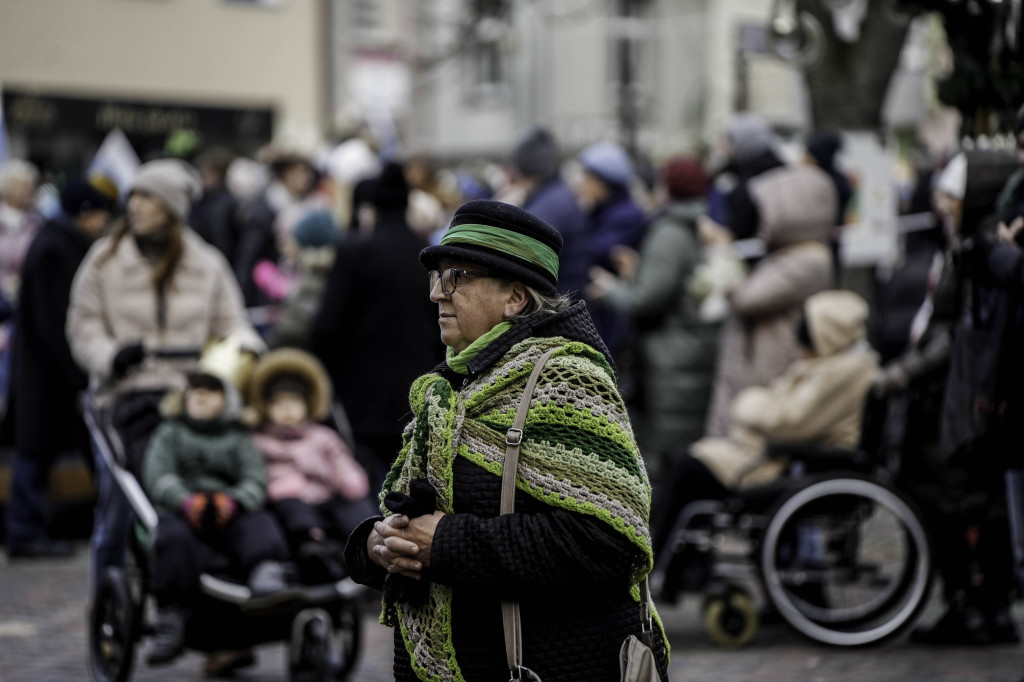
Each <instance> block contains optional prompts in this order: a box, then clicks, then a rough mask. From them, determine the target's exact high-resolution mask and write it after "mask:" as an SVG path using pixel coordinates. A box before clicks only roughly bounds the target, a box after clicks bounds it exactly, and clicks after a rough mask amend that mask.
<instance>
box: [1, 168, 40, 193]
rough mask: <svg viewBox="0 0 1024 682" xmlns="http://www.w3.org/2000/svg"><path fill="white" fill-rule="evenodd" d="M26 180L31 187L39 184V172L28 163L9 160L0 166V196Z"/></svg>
mask: <svg viewBox="0 0 1024 682" xmlns="http://www.w3.org/2000/svg"><path fill="white" fill-rule="evenodd" d="M25 180H28V181H29V182H31V183H32V184H33V185H35V184H36V183H37V182H39V171H38V170H37V169H36V167H35V166H34V165H33V164H31V163H29V162H28V161H23V160H21V159H10V160H8V161H4V162H3V163H2V164H0V196H3V195H4V193H6V192H9V191H10V190H11V187H13V186H14V183H16V182H22V181H25Z"/></svg>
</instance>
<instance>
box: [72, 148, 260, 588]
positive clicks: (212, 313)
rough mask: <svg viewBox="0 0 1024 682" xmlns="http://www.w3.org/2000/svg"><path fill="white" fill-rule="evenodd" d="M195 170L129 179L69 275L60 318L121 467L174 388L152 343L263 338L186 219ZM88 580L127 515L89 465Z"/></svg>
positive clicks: (113, 549)
mask: <svg viewBox="0 0 1024 682" xmlns="http://www.w3.org/2000/svg"><path fill="white" fill-rule="evenodd" d="M199 192H200V182H199V177H198V174H197V173H196V172H195V170H194V169H192V168H191V167H190V166H188V165H186V164H184V163H182V162H180V161H177V160H173V159H163V160H158V161H151V162H149V163H147V164H145V165H144V166H142V167H141V168H140V169H139V171H138V173H137V174H136V176H135V178H134V180H133V181H132V188H131V195H130V197H129V199H128V211H127V219H126V220H124V221H122V222H120V223H119V224H118V225H116V226H115V227H114V229H113V232H112V234H110V235H109V236H107V237H104V238H102V239H100V240H99V241H97V242H96V243H95V244H94V245H93V247H92V249H90V251H89V253H88V255H87V256H86V257H85V260H84V261H83V262H82V265H81V267H80V268H79V270H78V273H77V274H76V275H75V280H74V283H73V284H72V287H71V305H70V308H69V309H68V317H67V337H68V343H69V345H70V347H71V352H72V355H73V356H74V358H75V360H76V361H77V362H78V364H79V365H80V366H81V367H82V368H83V369H84V370H85V371H86V372H87V373H88V374H89V378H90V383H91V384H92V386H93V388H94V389H95V390H96V395H97V400H98V402H99V403H100V404H101V405H103V406H108V407H110V409H111V421H112V423H113V425H114V427H115V429H117V431H118V435H119V436H120V438H121V442H122V444H123V446H124V451H125V454H126V456H127V458H128V462H129V465H130V466H131V467H132V468H134V469H135V470H137V471H138V470H140V468H141V467H140V463H141V459H142V454H143V453H144V452H145V450H146V446H147V444H148V442H149V437H150V435H151V434H152V431H153V429H155V428H156V426H157V425H158V423H159V421H160V414H159V411H158V405H159V402H160V400H161V398H162V397H163V395H164V393H166V392H167V391H168V390H170V389H183V388H184V385H185V375H184V373H183V369H185V367H184V366H183V365H182V363H181V362H180V361H178V362H174V361H172V360H164V359H160V358H156V357H152V356H151V355H150V354H149V353H148V352H147V351H149V350H153V349H171V348H179V349H180V348H194V349H198V348H199V347H201V346H202V345H203V344H205V343H206V342H207V341H209V340H210V339H218V338H225V337H228V336H231V335H236V336H237V337H238V338H239V339H240V343H241V344H242V345H243V346H244V347H246V348H249V349H251V350H254V351H256V350H262V349H263V342H262V340H261V339H260V338H259V336H257V334H256V332H255V330H253V328H252V326H251V325H250V324H249V321H248V318H247V317H246V315H245V309H244V308H243V306H242V295H241V292H240V291H239V289H238V284H237V283H236V282H235V278H234V275H233V274H232V272H231V268H230V267H229V266H228V263H227V261H226V260H225V259H224V256H223V255H222V254H221V253H220V252H219V251H217V250H216V249H215V248H213V247H212V246H210V245H208V244H207V243H206V242H204V241H203V240H202V238H201V237H199V235H197V234H196V233H195V232H193V231H192V230H191V229H190V228H188V227H187V226H186V225H185V220H186V216H188V212H189V206H190V205H191V202H192V201H193V200H195V199H196V198H197V197H198V196H199ZM96 471H97V476H98V487H99V496H98V497H99V499H98V500H97V510H96V523H95V527H94V529H93V538H92V545H93V552H94V557H93V559H94V561H93V579H94V581H96V580H97V579H99V578H100V577H102V575H103V571H104V569H105V568H106V567H108V566H120V565H121V564H122V563H123V561H124V555H125V550H126V542H127V538H128V529H129V528H130V524H131V513H130V508H129V507H128V504H127V501H126V500H125V499H124V497H123V496H122V495H120V494H119V493H118V491H117V489H116V487H115V486H114V483H113V481H112V480H111V479H110V477H109V475H108V470H107V467H105V466H103V465H102V463H98V466H97V468H96Z"/></svg>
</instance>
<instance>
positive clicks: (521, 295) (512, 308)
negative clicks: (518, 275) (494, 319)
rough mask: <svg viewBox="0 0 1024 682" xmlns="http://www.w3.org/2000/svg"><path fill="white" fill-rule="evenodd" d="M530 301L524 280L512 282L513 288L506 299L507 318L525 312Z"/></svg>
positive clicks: (509, 318)
mask: <svg viewBox="0 0 1024 682" xmlns="http://www.w3.org/2000/svg"><path fill="white" fill-rule="evenodd" d="M528 301H529V297H528V296H527V295H526V285H525V284H523V283H522V282H512V288H511V289H510V290H509V295H508V298H507V299H506V300H505V319H506V320H511V319H512V318H513V317H515V316H516V315H518V314H519V313H521V312H523V310H525V309H526V304H527V302H528Z"/></svg>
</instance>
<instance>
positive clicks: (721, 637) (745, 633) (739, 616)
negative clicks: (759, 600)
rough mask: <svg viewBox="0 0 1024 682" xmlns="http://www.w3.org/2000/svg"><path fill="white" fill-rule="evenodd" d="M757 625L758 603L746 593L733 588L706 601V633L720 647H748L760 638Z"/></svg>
mask: <svg viewBox="0 0 1024 682" xmlns="http://www.w3.org/2000/svg"><path fill="white" fill-rule="evenodd" d="M757 625H758V621H757V609H756V608H755V606H754V600H753V599H752V598H751V597H750V595H749V594H748V593H747V592H746V591H745V590H742V589H739V588H737V587H732V586H730V587H727V588H726V589H725V590H723V592H722V593H721V594H715V595H711V596H709V597H708V598H707V599H706V600H705V601H704V629H705V630H706V631H707V633H708V636H709V637H710V638H711V641H712V642H714V643H715V644H717V645H718V646H721V647H727V648H739V647H742V646H746V645H747V644H748V643H749V642H750V640H751V639H753V638H754V635H755V634H757Z"/></svg>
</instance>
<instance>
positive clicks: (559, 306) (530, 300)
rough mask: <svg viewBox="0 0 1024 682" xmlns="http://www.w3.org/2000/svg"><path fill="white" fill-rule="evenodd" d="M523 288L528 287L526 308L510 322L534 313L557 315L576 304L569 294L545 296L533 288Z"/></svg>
mask: <svg viewBox="0 0 1024 682" xmlns="http://www.w3.org/2000/svg"><path fill="white" fill-rule="evenodd" d="M523 286H525V287H526V306H525V307H523V310H522V312H520V313H519V314H518V315H515V316H513V317H512V318H511V319H510V320H509V321H510V322H511V321H514V320H518V319H519V318H520V317H526V316H527V315H533V314H534V313H557V312H558V311H560V310H565V309H566V308H568V307H569V306H571V305H572V304H573V303H574V301H573V298H572V296H570V295H569V294H543V293H541V292H539V291H537V290H536V289H534V288H533V287H531V286H527V285H523Z"/></svg>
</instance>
